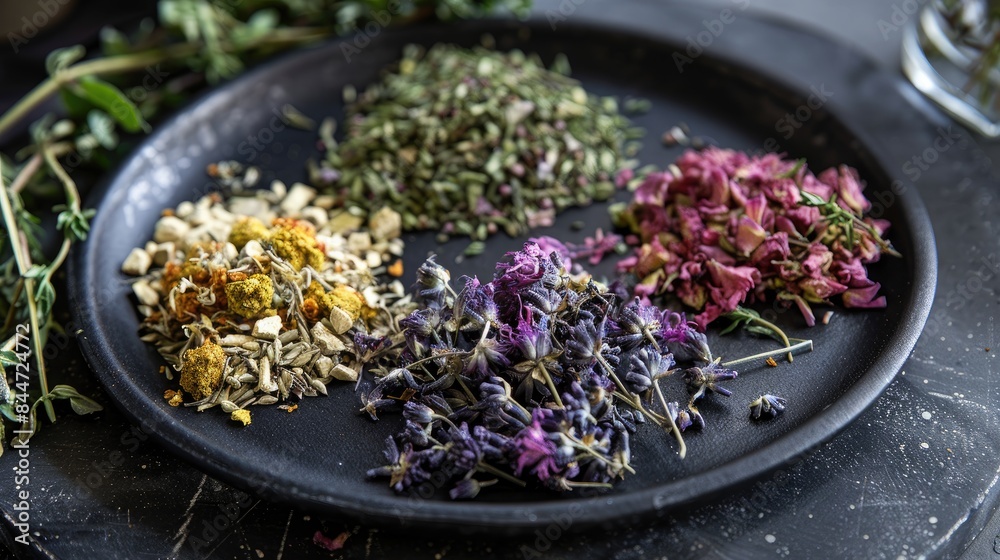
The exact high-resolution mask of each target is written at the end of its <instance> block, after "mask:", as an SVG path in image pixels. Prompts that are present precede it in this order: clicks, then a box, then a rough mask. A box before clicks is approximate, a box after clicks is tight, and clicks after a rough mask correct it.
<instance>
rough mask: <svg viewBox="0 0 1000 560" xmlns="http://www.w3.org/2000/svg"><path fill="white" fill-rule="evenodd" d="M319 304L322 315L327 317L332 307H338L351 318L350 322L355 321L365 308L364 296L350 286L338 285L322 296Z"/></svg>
mask: <svg viewBox="0 0 1000 560" xmlns="http://www.w3.org/2000/svg"><path fill="white" fill-rule="evenodd" d="M319 304H320V309H321V310H322V311H323V314H324V315H329V314H330V311H331V310H332V309H333V308H334V307H339V308H341V309H343V310H344V311H346V312H347V314H348V315H350V316H351V321H357V320H358V317H360V316H361V309H362V307H364V306H365V296H363V295H361V292H359V291H357V290H355V289H354V288H352V287H350V286H346V285H343V284H339V285H337V286H336V287H335V288H334V289H333V290H332V291H330V292H327V293H325V294H323V295H322V296H321V297H320V298H319Z"/></svg>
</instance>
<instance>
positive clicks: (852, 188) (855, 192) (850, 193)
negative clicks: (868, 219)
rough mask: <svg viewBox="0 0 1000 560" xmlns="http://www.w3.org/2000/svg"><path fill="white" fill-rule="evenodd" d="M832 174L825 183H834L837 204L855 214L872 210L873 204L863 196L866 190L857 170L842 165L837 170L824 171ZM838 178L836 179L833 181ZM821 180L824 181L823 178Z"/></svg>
mask: <svg viewBox="0 0 1000 560" xmlns="http://www.w3.org/2000/svg"><path fill="white" fill-rule="evenodd" d="M829 172H832V175H831V176H828V179H827V180H825V181H823V182H825V183H827V184H830V181H831V180H833V181H834V183H833V184H834V185H835V186H836V189H837V202H838V203H839V204H840V205H841V206H842V207H843V208H845V209H847V210H852V211H853V212H854V213H855V214H858V215H861V214H863V213H864V212H867V211H868V209H869V208H871V205H872V204H871V202H868V199H867V198H865V195H864V194H862V192H861V191H862V190H863V189H864V187H863V185H862V184H861V178H860V177H858V172H857V170H855V169H853V168H851V167H848V166H846V165H841V166H840V167H838V168H837V169H836V170H833V169H828V170H827V171H824V174H826V173H829ZM833 177H836V179H833ZM820 180H823V178H822V177H821V179H820Z"/></svg>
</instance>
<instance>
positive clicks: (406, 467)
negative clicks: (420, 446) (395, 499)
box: [367, 436, 445, 492]
mask: <svg viewBox="0 0 1000 560" xmlns="http://www.w3.org/2000/svg"><path fill="white" fill-rule="evenodd" d="M385 457H386V460H387V461H388V464H387V465H385V466H383V467H378V468H375V469H371V470H369V471H368V473H367V474H368V477H369V478H381V477H389V486H391V487H392V489H393V490H395V491H396V492H405V491H406V490H407V489H409V488H410V487H412V486H414V485H416V484H420V483H422V482H426V481H428V480H430V478H431V473H433V472H434V471H436V470H438V469H440V468H441V465H442V463H443V461H444V458H445V452H444V451H443V450H440V449H436V448H433V447H432V448H429V449H425V450H422V451H414V449H413V445H411V444H409V443H406V444H404V445H403V448H402V449H399V448H398V447H397V446H396V442H395V440H393V438H392V436H390V437H388V438H386V448H385Z"/></svg>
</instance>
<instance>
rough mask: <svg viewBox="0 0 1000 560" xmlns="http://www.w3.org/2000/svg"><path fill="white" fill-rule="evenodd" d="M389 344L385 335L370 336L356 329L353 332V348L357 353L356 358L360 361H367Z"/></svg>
mask: <svg viewBox="0 0 1000 560" xmlns="http://www.w3.org/2000/svg"><path fill="white" fill-rule="evenodd" d="M387 346H389V338H388V337H385V336H371V335H368V334H366V333H363V332H360V331H357V332H355V333H354V349H355V351H356V352H357V353H358V360H359V361H361V362H362V363H365V362H369V361H371V360H373V359H375V357H376V356H377V355H378V354H379V352H381V351H382V350H384V349H385V348H386V347H387Z"/></svg>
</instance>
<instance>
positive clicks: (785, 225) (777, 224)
mask: <svg viewBox="0 0 1000 560" xmlns="http://www.w3.org/2000/svg"><path fill="white" fill-rule="evenodd" d="M774 229H775V231H780V232H783V233H786V234H788V235H792V236H795V237H798V236H799V230H798V229H796V227H795V224H794V223H792V221H791V220H789V219H788V218H786V217H785V216H775V217H774Z"/></svg>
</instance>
